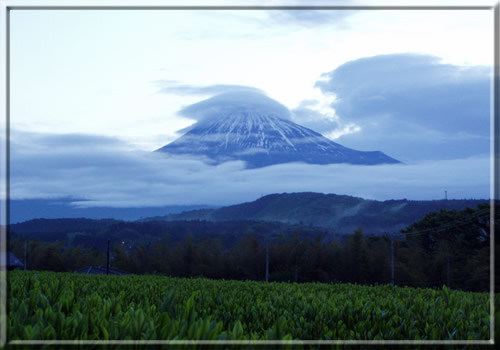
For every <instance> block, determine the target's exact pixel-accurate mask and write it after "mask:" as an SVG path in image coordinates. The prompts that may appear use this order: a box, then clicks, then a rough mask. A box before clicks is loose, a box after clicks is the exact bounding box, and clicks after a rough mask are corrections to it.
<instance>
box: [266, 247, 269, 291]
mask: <svg viewBox="0 0 500 350" xmlns="http://www.w3.org/2000/svg"><path fill="white" fill-rule="evenodd" d="M266 282H269V242H266Z"/></svg>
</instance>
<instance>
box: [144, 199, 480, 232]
mask: <svg viewBox="0 0 500 350" xmlns="http://www.w3.org/2000/svg"><path fill="white" fill-rule="evenodd" d="M485 202H489V200H486V199H484V200H482V199H462V200H427V201H411V200H406V199H400V200H386V201H377V200H370V199H363V198H360V197H352V196H347V195H336V194H322V193H314V192H300V193H281V194H271V195H267V196H263V197H261V198H259V199H257V200H255V201H252V202H246V203H240V204H236V205H230V206H225V207H221V208H217V209H201V210H195V211H184V212H181V213H177V214H168V215H165V216H163V217H154V219H156V220H158V219H162V220H169V221H170V220H206V221H215V222H218V221H229V220H255V221H265V222H282V223H287V224H306V225H313V226H317V227H324V228H328V229H331V230H334V231H335V232H338V233H346V234H347V233H352V232H353V231H354V230H355V229H357V228H358V227H359V226H363V229H364V230H365V232H366V233H370V234H381V233H386V232H393V233H394V232H399V230H401V229H403V228H405V227H406V226H408V225H409V224H411V223H413V222H415V221H417V220H420V219H421V218H423V217H424V216H425V215H426V214H428V213H430V212H433V211H439V210H441V209H450V210H451V209H456V210H460V209H464V208H466V207H476V206H477V205H478V204H480V203H485ZM150 219H153V218H146V219H144V220H150Z"/></svg>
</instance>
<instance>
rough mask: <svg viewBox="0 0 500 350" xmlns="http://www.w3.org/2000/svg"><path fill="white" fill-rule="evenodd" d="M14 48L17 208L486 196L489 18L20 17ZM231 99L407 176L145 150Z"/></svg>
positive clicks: (484, 14) (327, 14) (424, 13)
mask: <svg viewBox="0 0 500 350" xmlns="http://www.w3.org/2000/svg"><path fill="white" fill-rule="evenodd" d="M271 3H272V4H280V2H276V1H275V2H271ZM295 3H297V2H293V1H292V4H295ZM337 3H340V4H355V5H356V4H368V5H371V4H377V3H376V2H370V1H366V2H333V4H337ZM432 3H433V4H436V1H433V2H432ZM442 3H444V4H450V2H449V1H448V2H446V1H445V2H442ZM486 3H487V2H486ZM417 4H420V3H417ZM451 4H452V5H454V4H459V3H457V2H456V1H455V2H451ZM469 4H471V3H470V2H469ZM475 4H480V3H477V2H474V3H472V5H475ZM10 40H11V51H10V54H11V90H10V96H11V114H10V118H11V131H12V136H11V146H12V155H11V161H12V172H11V185H12V189H11V197H12V198H45V197H57V196H61V195H74V196H76V197H80V198H82V197H85V198H88V199H89V200H92V201H93V202H92V203H94V204H99V203H100V204H101V205H117V206H120V205H121V206H123V205H126V203H134V202H135V204H140V205H151V204H158V205H162V204H177V203H179V204H193V203H195V204H231V203H237V202H240V201H243V200H254V199H256V198H258V197H259V196H260V195H261V194H263V193H264V194H265V193H273V192H283V191H287V192H293V191H303V190H314V191H317V192H333V193H340V194H349V195H358V196H364V197H365V198H375V199H390V198H408V199H436V198H441V197H443V192H444V190H445V189H448V191H449V194H450V197H451V198H453V197H455V198H487V197H489V195H490V185H489V180H490V154H489V150H490V87H491V74H492V63H493V62H492V59H493V12H492V11H489V10H475V11H473V10H460V11H457V10H446V11H443V10H439V11H438V10H419V11H416V10H390V11H389V10H372V11H360V10H352V11H341V10H330V11H317V10H315V11H304V10H300V11H278V10H266V11H264V10H240V11H234V10H225V11H220V10H219V11H217V10H210V11H202V10H182V11H173V10H164V11H157V10H156V11H145V10H142V11H118V10H117V11H97V10H95V11H94V10H86V11H81V10H73V11H62V10H58V11H54V10H44V11H40V10H23V11H20V10H13V11H11V39H10ZM228 91H259V92H262V93H265V94H267V95H268V96H269V97H271V98H272V99H274V100H276V101H277V102H279V103H280V104H282V105H284V106H285V107H286V108H288V110H289V112H290V118H291V119H292V120H293V121H295V122H297V123H299V124H301V125H304V126H306V127H309V128H311V129H313V130H315V131H318V132H320V133H322V134H323V135H325V136H326V137H329V138H330V139H332V140H334V141H335V142H338V143H340V144H342V145H344V146H347V147H351V148H355V149H358V150H363V151H365V150H366V151H374V150H380V151H382V152H384V153H386V154H387V155H389V156H391V157H394V158H396V159H399V160H402V161H403V162H404V163H405V164H403V165H397V166H374V167H370V168H369V169H370V170H367V168H365V167H359V166H358V167H355V166H348V165H332V166H306V165H297V164H295V165H282V166H276V167H271V168H269V169H267V168H264V169H257V170H251V171H250V170H245V169H244V166H243V165H242V164H241V163H240V162H233V163H228V164H223V165H221V166H218V167H210V166H207V165H205V164H202V163H199V162H198V163H197V162H196V161H188V160H182V159H179V160H169V161H164V160H162V159H159V158H158V157H157V155H154V154H153V155H152V154H151V151H153V150H155V149H157V148H160V147H162V146H164V145H165V144H167V143H169V142H171V141H173V140H174V139H176V138H177V137H179V136H180V135H181V134H182V133H181V132H178V130H181V129H183V128H186V127H188V126H190V125H191V124H193V123H194V122H195V121H196V118H194V117H191V118H190V117H188V116H187V115H186V113H184V114H182V113H181V111H186V110H189V106H190V105H192V104H195V103H198V102H200V101H203V100H205V99H208V98H210V97H213V96H215V95H217V94H220V93H224V92H228ZM169 162H170V163H169ZM172 162H173V163H172ZM471 168H473V169H474V172H472V171H471ZM117 177H118V179H117ZM304 179H307V181H304ZM219 185H220V186H225V190H224V193H221V192H217V191H215V190H214V189H215V188H217V186H219ZM181 202H182V203H181Z"/></svg>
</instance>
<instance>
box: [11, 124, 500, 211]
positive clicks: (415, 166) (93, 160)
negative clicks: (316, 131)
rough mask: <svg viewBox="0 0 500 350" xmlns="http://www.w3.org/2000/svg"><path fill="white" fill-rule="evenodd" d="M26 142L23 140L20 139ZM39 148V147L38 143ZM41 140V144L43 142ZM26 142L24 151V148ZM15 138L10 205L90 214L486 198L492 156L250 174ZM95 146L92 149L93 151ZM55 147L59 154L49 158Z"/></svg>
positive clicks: (109, 145)
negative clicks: (266, 200) (30, 201)
mask: <svg viewBox="0 0 500 350" xmlns="http://www.w3.org/2000/svg"><path fill="white" fill-rule="evenodd" d="M21 136H22V140H19V139H18V138H19V137H21ZM37 140H38V141H37ZM39 140H42V142H39ZM21 141H22V143H23V145H24V146H23V147H19V144H20V142H21ZM68 144H70V143H69V142H68V139H66V138H64V137H61V136H54V137H53V136H51V135H33V134H20V133H13V137H12V153H11V164H12V165H11V177H10V181H11V198H12V199H22V198H55V197H66V196H72V197H74V198H84V199H87V200H88V201H89V202H86V203H77V204H78V205H80V206H82V205H90V206H116V207H128V206H134V207H138V206H160V205H169V204H213V205H228V204H234V203H240V202H244V201H251V200H255V199H257V198H259V197H260V196H261V195H265V194H270V193H280V192H302V191H313V192H323V193H337V194H348V195H354V196H359V197H364V198H372V199H380V200H384V199H392V198H394V199H400V198H407V199H440V198H442V197H443V191H444V190H447V191H448V194H449V198H488V197H489V194H490V182H489V181H490V178H489V174H490V160H489V158H488V157H487V156H478V157H474V158H468V159H455V160H447V161H429V162H419V163H412V164H395V165H379V166H354V165H346V164H332V165H307V164H299V163H289V164H282V165H275V166H270V167H266V168H259V169H250V170H247V169H245V167H244V164H243V162H240V161H235V162H227V163H223V164H220V165H218V166H210V165H208V164H206V163H204V162H202V161H200V160H195V159H187V158H180V157H171V156H170V157H168V156H166V155H165V154H162V153H151V152H141V151H133V150H130V147H129V146H128V145H126V144H122V145H121V146H120V145H119V144H117V143H116V140H109V139H102V140H100V141H99V140H98V137H96V136H92V135H88V137H86V136H85V135H79V136H78V138H77V139H75V141H74V142H73V144H72V146H71V147H67V146H68ZM92 144H93V145H96V146H95V147H92V146H91V145H92ZM45 145H50V147H51V149H53V150H54V151H53V152H47V149H46V148H45Z"/></svg>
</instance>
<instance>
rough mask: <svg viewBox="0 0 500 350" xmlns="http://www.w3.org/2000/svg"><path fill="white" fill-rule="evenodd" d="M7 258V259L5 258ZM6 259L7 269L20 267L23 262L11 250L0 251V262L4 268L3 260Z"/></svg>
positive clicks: (22, 265)
mask: <svg viewBox="0 0 500 350" xmlns="http://www.w3.org/2000/svg"><path fill="white" fill-rule="evenodd" d="M6 258H7V259H6ZM5 260H7V270H8V271H10V270H14V269H22V268H24V264H23V263H22V262H21V260H19V259H18V258H17V256H15V255H14V254H13V253H11V252H0V264H1V266H2V268H5V266H4V265H3V264H4V261H5Z"/></svg>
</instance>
